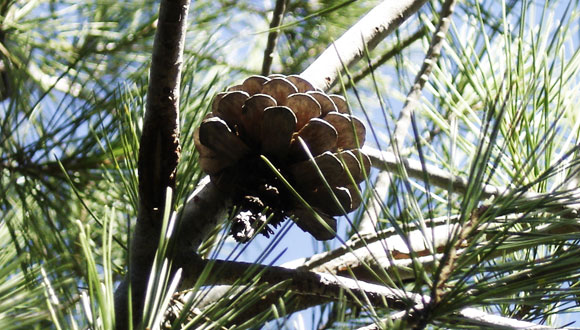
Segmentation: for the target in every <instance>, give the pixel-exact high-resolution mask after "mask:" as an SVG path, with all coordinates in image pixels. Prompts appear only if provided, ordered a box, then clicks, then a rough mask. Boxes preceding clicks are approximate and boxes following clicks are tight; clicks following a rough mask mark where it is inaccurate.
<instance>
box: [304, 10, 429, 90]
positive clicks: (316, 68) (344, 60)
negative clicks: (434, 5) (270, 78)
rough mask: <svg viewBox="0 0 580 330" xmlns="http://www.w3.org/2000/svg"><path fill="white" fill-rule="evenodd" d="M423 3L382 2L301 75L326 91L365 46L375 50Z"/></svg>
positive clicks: (361, 54) (361, 53)
mask: <svg viewBox="0 0 580 330" xmlns="http://www.w3.org/2000/svg"><path fill="white" fill-rule="evenodd" d="M425 2H427V1H426V0H399V1H391V0H385V1H383V2H382V3H380V4H379V5H378V6H376V7H375V8H373V9H372V10H371V11H370V12H369V13H368V14H367V15H365V16H364V17H363V18H361V19H360V20H359V21H358V22H357V23H356V24H355V25H354V26H352V27H351V28H350V29H348V31H346V32H345V33H344V34H343V35H342V36H341V37H340V38H339V39H338V40H336V41H335V42H334V43H333V44H332V45H330V46H329V47H328V48H327V49H326V50H325V51H324V52H323V53H322V54H321V55H320V56H319V57H318V58H317V59H316V60H315V61H314V62H313V63H312V64H311V65H310V66H309V67H308V68H307V69H306V70H304V72H302V74H301V76H302V77H304V78H305V79H306V80H308V81H310V83H312V84H313V85H314V86H316V87H318V88H320V89H322V90H328V89H329V88H330V87H331V86H332V85H333V83H334V82H335V80H336V78H337V77H338V74H339V72H341V71H342V69H343V67H344V66H347V67H349V66H351V65H353V64H354V63H356V62H357V61H358V60H360V59H361V58H362V56H363V54H364V49H365V44H366V47H367V48H368V49H369V50H372V49H374V48H375V47H376V46H377V45H378V44H379V42H380V41H381V40H383V39H384V38H385V37H386V36H388V35H389V34H391V33H392V32H393V31H394V30H395V29H397V28H398V27H399V26H400V25H401V24H402V23H403V22H404V21H406V20H407V18H409V17H410V16H411V15H413V14H414V13H415V12H417V11H418V10H419V8H421V7H422V6H423V4H425Z"/></svg>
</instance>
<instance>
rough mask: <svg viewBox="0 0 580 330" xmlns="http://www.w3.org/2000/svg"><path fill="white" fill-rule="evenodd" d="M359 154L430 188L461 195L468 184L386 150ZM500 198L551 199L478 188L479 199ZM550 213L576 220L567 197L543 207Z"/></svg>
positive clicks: (482, 187) (517, 191)
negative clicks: (423, 181)
mask: <svg viewBox="0 0 580 330" xmlns="http://www.w3.org/2000/svg"><path fill="white" fill-rule="evenodd" d="M363 151H364V152H365V153H366V154H367V155H368V156H369V158H370V159H371V162H372V166H373V167H375V168H378V169H380V170H383V171H388V172H391V173H394V174H397V175H400V173H399V166H402V167H404V169H405V171H406V174H407V175H408V176H409V177H410V178H414V179H417V180H424V179H425V177H426V178H427V179H428V180H429V184H432V185H434V186H437V187H440V188H444V189H449V188H451V189H453V192H455V193H459V194H465V193H466V192H467V188H468V186H469V182H468V181H467V179H465V178H464V177H461V176H459V175H453V174H451V173H449V172H447V171H445V170H442V169H440V168H438V167H436V166H434V165H426V166H425V167H424V168H423V165H422V164H421V162H420V161H417V160H412V159H408V158H405V157H397V156H396V155H395V153H393V152H388V151H380V150H377V149H374V148H370V147H364V148H363ZM501 196H517V198H518V201H519V202H532V203H537V202H539V201H542V200H545V201H549V200H553V199H554V197H553V194H550V193H545V194H544V193H535V192H521V191H519V190H515V189H510V188H508V187H498V186H493V185H490V184H484V185H482V186H481V197H480V198H482V199H486V198H490V197H496V198H497V197H501ZM546 207H547V208H548V209H549V210H550V211H551V212H554V213H557V214H558V215H560V216H562V217H566V218H578V216H579V214H578V210H577V209H576V208H574V207H573V205H572V201H571V200H568V199H567V198H562V201H561V202H555V203H551V204H550V205H547V206H546Z"/></svg>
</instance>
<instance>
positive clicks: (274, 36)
mask: <svg viewBox="0 0 580 330" xmlns="http://www.w3.org/2000/svg"><path fill="white" fill-rule="evenodd" d="M286 1H287V0H276V6H275V7H274V12H273V13H272V21H271V22H270V33H268V42H267V44H266V49H265V50H264V61H263V62H262V75H263V76H267V75H269V74H270V67H271V66H272V60H273V59H274V56H273V53H274V48H275V47H276V42H277V41H278V35H279V34H280V31H278V29H277V28H278V27H279V26H280V24H282V19H283V18H284V11H286Z"/></svg>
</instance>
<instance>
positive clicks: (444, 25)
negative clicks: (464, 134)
mask: <svg viewBox="0 0 580 330" xmlns="http://www.w3.org/2000/svg"><path fill="white" fill-rule="evenodd" d="M454 7H455V1H454V0H448V1H446V2H445V3H444V4H443V7H442V8H441V12H440V14H439V16H440V20H439V24H438V25H437V29H436V30H435V34H434V35H433V38H432V39H431V44H430V45H429V50H428V51H427V55H425V59H424V60H423V65H422V66H421V69H420V70H419V72H418V73H417V75H416V76H415V83H414V84H413V87H411V90H410V91H409V94H407V99H406V100H405V104H404V106H403V109H402V110H401V112H400V113H399V118H398V119H397V124H396V126H395V133H394V136H393V140H394V141H392V146H393V148H392V149H391V150H394V151H395V155H396V156H397V157H399V156H400V150H401V149H402V148H403V146H404V144H405V139H406V137H407V135H408V132H407V131H408V129H409V125H410V123H411V117H412V113H413V112H414V111H415V108H416V106H417V103H418V102H419V97H420V96H421V91H422V90H423V87H424V86H425V82H427V79H429V75H430V74H431V71H432V70H433V65H434V64H435V63H436V62H437V59H438V58H439V55H440V53H441V48H442V47H443V42H444V41H445V35H446V34H447V31H448V29H449V25H450V23H451V15H453V9H454ZM377 182H379V183H380V184H381V185H384V187H377V189H378V190H379V191H380V192H381V193H384V191H385V190H387V191H388V187H389V186H390V184H391V176H390V174H389V173H379V176H378V178H377ZM379 196H381V195H379ZM382 196H384V195H382ZM381 207H382V201H381V200H380V198H378V197H375V198H371V202H370V208H371V209H372V210H380V208H381ZM376 214H378V213H376ZM376 214H375V213H371V212H367V213H365V216H364V217H363V218H362V219H361V222H360V223H361V229H362V230H368V229H373V228H374V223H375V222H376V221H374V220H373V216H376Z"/></svg>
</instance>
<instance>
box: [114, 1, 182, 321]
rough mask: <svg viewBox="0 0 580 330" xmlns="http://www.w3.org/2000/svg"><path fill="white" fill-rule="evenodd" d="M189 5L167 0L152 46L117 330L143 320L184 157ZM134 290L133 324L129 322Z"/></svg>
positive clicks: (117, 295) (117, 302)
mask: <svg viewBox="0 0 580 330" xmlns="http://www.w3.org/2000/svg"><path fill="white" fill-rule="evenodd" d="M188 9H189V1H188V0H178V1H169V0H163V1H161V3H160V7H159V21H158V26H157V31H156V34H155V41H154V44H153V55H152V61H151V69H150V73H149V89H148V91H147V105H146V111H145V118H144V122H143V132H142V135H141V142H140V149H139V162H138V171H139V211H138V215H137V223H136V227H135V232H134V236H133V239H132V241H131V253H130V261H129V265H130V266H129V274H128V277H127V278H126V279H125V280H124V281H123V282H122V283H121V285H120V286H119V288H118V289H117V291H116V292H115V307H116V311H115V314H116V315H115V316H116V326H117V329H126V328H127V327H128V326H129V322H132V323H133V324H137V323H138V322H139V321H140V320H141V313H142V310H143V303H144V296H145V291H146V287H147V281H148V276H147V274H149V272H150V269H151V264H152V262H153V258H154V256H155V251H156V249H157V242H158V241H159V235H160V229H161V222H162V221H161V219H162V216H163V208H164V204H165V194H166V188H167V187H170V188H175V174H176V168H177V163H178V161H179V155H180V145H179V89H180V79H181V66H182V63H183V48H184V40H185V33H186V30H187V29H186V27H187V13H188ZM129 283H130V286H131V293H132V294H131V300H132V315H133V320H129V319H128V315H130V313H129V311H128V307H129V303H128V298H129V297H128V292H129V290H128V288H129Z"/></svg>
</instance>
